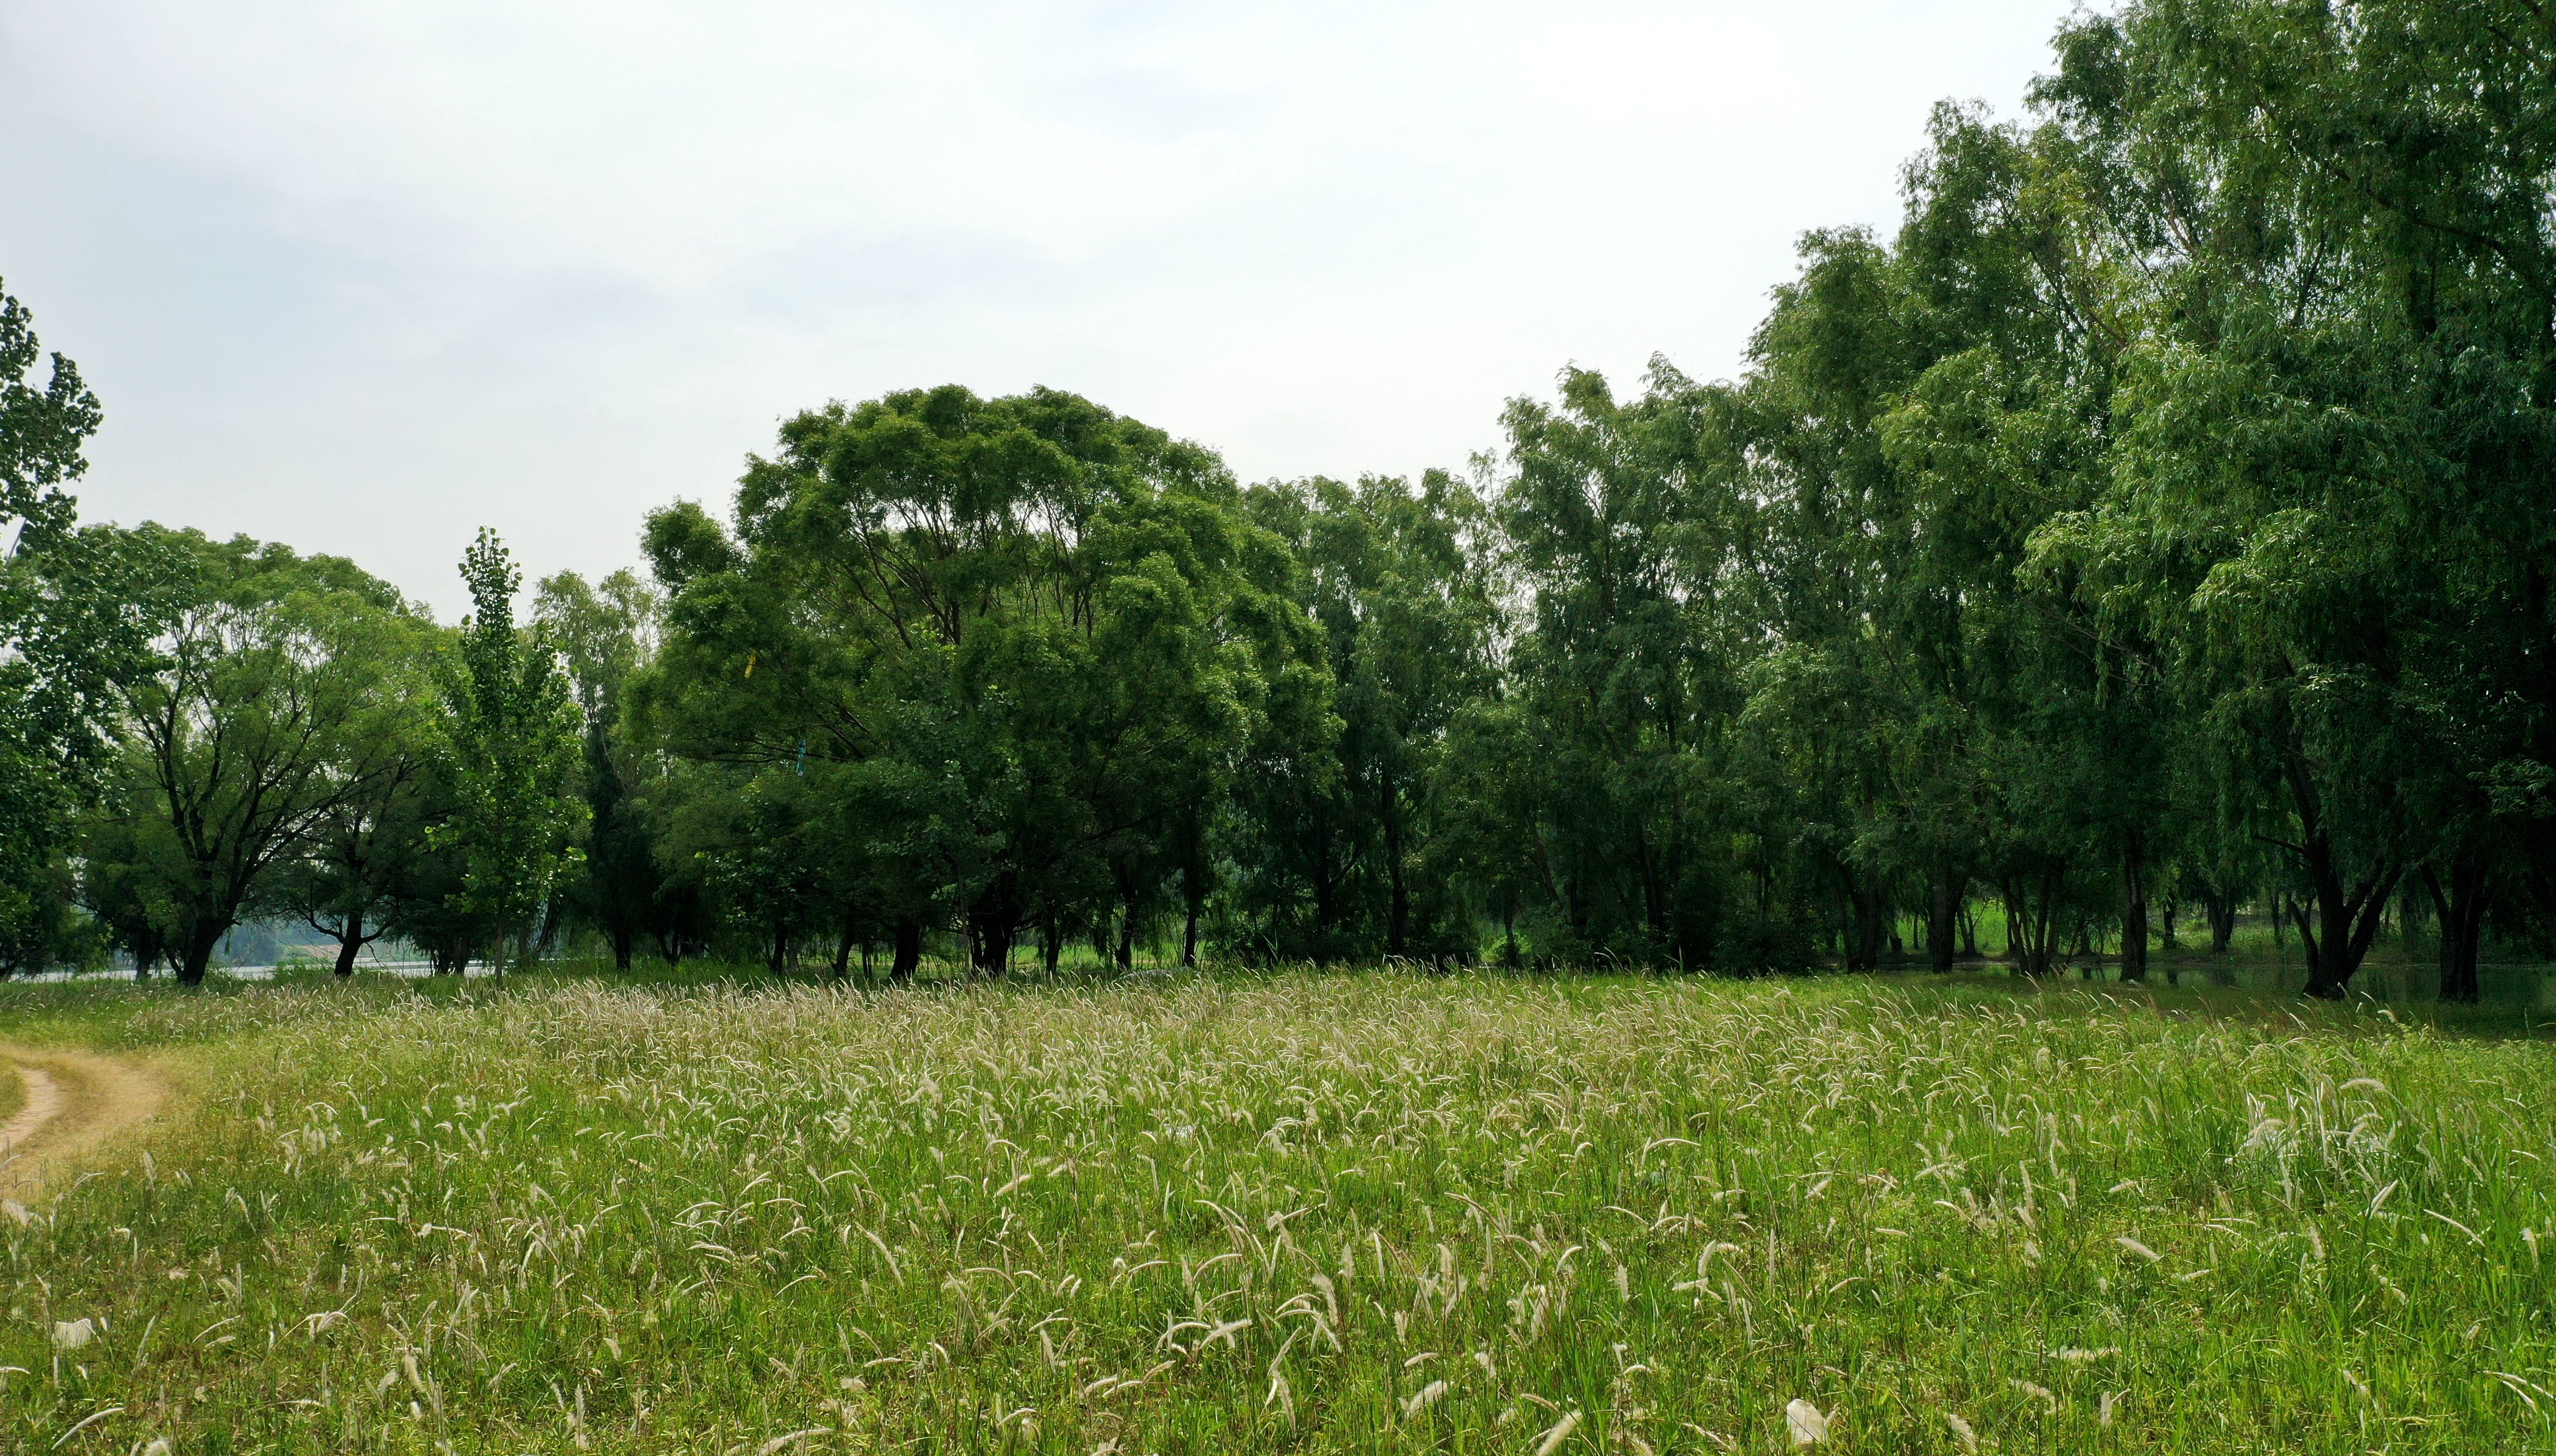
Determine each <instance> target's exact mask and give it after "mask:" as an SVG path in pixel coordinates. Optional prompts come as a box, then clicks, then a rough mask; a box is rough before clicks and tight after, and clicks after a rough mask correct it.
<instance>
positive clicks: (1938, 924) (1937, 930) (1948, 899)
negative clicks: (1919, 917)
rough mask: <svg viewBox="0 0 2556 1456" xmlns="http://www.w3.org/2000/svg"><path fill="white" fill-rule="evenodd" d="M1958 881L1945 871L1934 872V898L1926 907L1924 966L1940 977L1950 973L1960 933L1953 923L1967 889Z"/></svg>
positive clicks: (1944, 869) (1950, 872)
mask: <svg viewBox="0 0 2556 1456" xmlns="http://www.w3.org/2000/svg"><path fill="white" fill-rule="evenodd" d="M1958 878H1959V877H1958V876H1956V875H1955V874H1954V873H1953V871H1952V870H1951V869H1950V868H1949V867H1947V868H1942V869H1938V870H1937V871H1936V872H1935V885H1934V898H1933V899H1932V900H1931V901H1929V902H1928V904H1927V907H1926V966H1927V968H1928V969H1929V970H1932V971H1933V972H1934V973H1935V974H1937V975H1939V976H1949V975H1951V974H1952V973H1953V937H1954V936H1955V935H1956V934H1958V933H1959V930H1958V927H1957V926H1956V924H1955V921H1956V920H1957V919H1959V917H1960V914H1961V909H1962V892H1963V890H1965V889H1967V888H1968V887H1966V886H1963V885H1960V884H1957V883H1955V882H1956V880H1957V879H1958Z"/></svg>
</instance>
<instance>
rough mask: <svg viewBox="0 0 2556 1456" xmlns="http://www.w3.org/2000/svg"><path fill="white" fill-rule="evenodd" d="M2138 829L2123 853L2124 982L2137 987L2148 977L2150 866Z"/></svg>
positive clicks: (2122, 960) (2122, 923)
mask: <svg viewBox="0 0 2556 1456" xmlns="http://www.w3.org/2000/svg"><path fill="white" fill-rule="evenodd" d="M2145 847H2146V846H2144V845H2143V844H2141V843H2140V842H2139V836H2138V832H2137V831H2136V830H2133V831H2131V833H2130V838H2129V843H2128V844H2127V845H2125V846H2124V847H2123V852H2122V855H2121V981H2122V983H2123V984H2125V985H2131V986H2135V985H2138V984H2139V983H2141V982H2143V981H2145V980H2147V978H2148V867H2147V859H2146V856H2145V855H2144V854H2143V853H2142V851H2143V850H2144V849H2145Z"/></svg>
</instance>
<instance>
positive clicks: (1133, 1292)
mask: <svg viewBox="0 0 2556 1456" xmlns="http://www.w3.org/2000/svg"><path fill="white" fill-rule="evenodd" d="M46 996H51V997H53V998H54V1001H53V1003H52V1004H53V1005H54V1006H55V1007H56V1008H57V1009H56V1010H55V1011H53V1012H51V1013H45V1012H41V1011H38V1010H34V1009H33V1008H35V1007H36V1005H37V1002H34V1001H29V1002H20V1003H17V1004H18V1005H22V1006H26V1007H29V1008H30V1010H27V1011H25V1012H22V1013H19V1014H18V1015H17V1016H16V1018H15V1020H14V1022H13V1024H12V1025H11V1026H10V1028H9V1029H8V1030H9V1034H11V1035H14V1036H18V1037H21V1038H28V1037H34V1036H37V1035H41V1034H43V1033H44V1032H45V1030H46V1028H48V1027H49V1026H50V1027H54V1028H57V1029H62V1030H64V1033H65V1034H76V1035H79V1036H81V1037H83V1038H85V1039H87V1040H89V1041H91V1042H92V1043H94V1044H100V1045H105V1046H109V1047H115V1046H122V1047H131V1048H140V1047H153V1046H160V1047H174V1048H179V1049H182V1050H184V1051H185V1053H186V1054H187V1055H188V1056H190V1057H192V1065H193V1066H194V1067H195V1068H196V1070H195V1071H194V1072H193V1073H192V1075H193V1077H194V1079H195V1082H194V1086H193V1087H192V1096H193V1097H194V1099H195V1100H196V1103H197V1105H198V1107H199V1109H200V1110H199V1111H198V1113H197V1114H196V1115H195V1116H193V1117H192V1120H191V1121H188V1122H186V1123H184V1124H183V1125H182V1126H178V1127H174V1128H170V1129H167V1130H165V1131H163V1132H161V1133H160V1134H159V1135H158V1137H157V1141H156V1142H154V1143H153V1144H151V1145H150V1147H151V1153H152V1160H151V1161H150V1163H149V1164H147V1165H144V1164H142V1163H140V1162H138V1161H137V1162H136V1163H135V1165H134V1166H133V1168H132V1169H131V1170H130V1171H128V1172H121V1173H116V1174H113V1175H109V1176H102V1177H95V1178H91V1179H89V1180H87V1181H85V1182H83V1183H81V1184H79V1185H78V1186H76V1187H73V1188H70V1189H68V1190H67V1191H64V1192H63V1193H61V1194H60V1196H59V1197H58V1198H56V1199H55V1200H53V1201H52V1202H51V1203H50V1204H48V1205H46V1206H43V1207H39V1208H36V1209H34V1210H32V1211H31V1212H30V1215H29V1221H28V1222H27V1223H26V1224H25V1225H24V1226H20V1225H18V1224H17V1223H16V1222H14V1221H0V1236H5V1240H4V1242H5V1245H6V1250H7V1260H8V1263H7V1277H8V1279H9V1283H10V1288H9V1291H8V1294H7V1300H8V1306H9V1318H8V1320H7V1321H6V1322H5V1324H0V1366H8V1367H14V1368H15V1371H14V1373H12V1374H9V1375H8V1376H7V1377H6V1379H7V1382H8V1384H7V1388H6V1393H5V1395H0V1449H9V1450H26V1451H31V1452H32V1451H43V1450H48V1449H55V1448H57V1447H59V1449H62V1450H65V1451H96V1452H104V1451H116V1452H133V1451H136V1450H139V1449H142V1448H144V1447H146V1446H147V1445H148V1443H150V1442H151V1441H153V1440H155V1439H162V1438H165V1439H167V1440H168V1441H169V1442H170V1448H171V1450H173V1451H175V1452H180V1453H195V1452H208V1453H209V1452H249V1451H275V1452H287V1451H340V1450H344V1451H417V1452H428V1451H440V1450H447V1449H448V1450H451V1451H454V1452H478V1451H486V1452H504V1453H515V1452H524V1451H571V1450H575V1451H587V1450H591V1451H604V1452H610V1451H702V1452H713V1453H760V1456H778V1453H782V1452H785V1451H791V1450H797V1449H801V1448H805V1449H808V1450H812V1451H823V1450H885V1449H900V1450H962V1451H999V1450H1021V1451H1032V1450H1038V1451H1072V1452H1077V1453H1087V1452H1093V1451H1114V1452H1121V1453H1130V1456H1132V1453H1136V1452H1142V1451H1150V1452H1176V1451H1188V1452H1210V1451H1227V1450H1311V1451H1346V1450H1414V1451H1417V1450H1447V1451H1541V1452H1545V1453H1547V1456H1554V1453H1558V1452H1563V1451H1627V1452H1635V1453H1639V1452H1668V1451H1749V1452H1767V1451H1780V1450H1790V1449H1793V1442H1794V1441H1796V1440H1797V1439H1800V1438H1801V1435H1802V1433H1804V1432H1806V1431H1814V1430H1816V1431H1817V1432H1820V1433H1822V1434H1820V1435H1819V1437H1818V1438H1819V1440H1820V1443H1821V1444H1820V1449H1822V1450H1831V1449H1834V1450H1843V1451H1893V1452H1897V1451H1918V1452H1924V1451H1945V1452H1968V1451H1973V1450H1991V1449H1993V1450H1998V1451H2010V1452H2011V1451H2052V1452H2058V1451H2067V1452H2078V1451H2123V1452H2128V1451H2195V1452H2198V1451H2209V1452H2230V1451H2285V1452H2287V1451H2306V1452H2345V1451H2351V1452H2363V1451H2370V1450H2382V1449H2383V1450H2387V1451H2391V1452H2413V1451H2459V1452H2474V1451H2486V1450H2520V1449H2556V1438H2551V1430H2550V1424H2549V1422H2550V1418H2551V1416H2556V1395H2551V1394H2550V1392H2549V1388H2550V1387H2556V1341H2552V1340H2551V1333H2550V1330H2549V1325H2548V1311H2549V1310H2550V1308H2551V1300H2550V1296H2551V1294H2556V1283H2551V1279H2550V1276H2549V1274H2548V1273H2547V1272H2546V1271H2545V1270H2544V1269H2543V1267H2542V1264H2541V1254H2542V1253H2545V1254H2549V1255H2556V1249H2547V1248H2545V1247H2544V1246H2545V1244H2546V1242H2547V1240H2548V1238H2549V1237H2550V1236H2551V1219H2556V1215H2552V1214H2551V1209H2550V1195H2551V1193H2552V1192H2556V1173H2551V1171H2550V1163H2551V1161H2556V1116H2551V1114H2556V1078H2551V1076H2550V1072H2551V1070H2556V1068H2551V1064H2550V1058H2551V1055H2556V1053H2551V1050H2550V1048H2548V1047H2547V1046H2544V1045H2541V1044H2537V1043H2534V1042H2522V1041H2489V1040H2482V1039H2464V1038H2459V1037H2453V1036H2448V1035H2444V1034H2442V1033H2440V1032H2438V1031H2430V1030H2425V1029H2421V1028H2415V1027H2408V1026H2403V1025H2399V1024H2397V1023H2396V1022H2394V1021H2392V1020H2390V1019H2388V1018H2386V1017H2385V1016H2383V1015H2373V1014H2370V1013H2367V1012H2361V1013H2355V1012H2351V1011H2335V1012H2319V1013H2299V1014H2295V1015H2293V1014H2291V1013H2288V1012H2278V1013H2271V1014H2268V1017H2267V1015H2266V1014H2260V1013H2257V1012H2256V1011H2254V1010H2252V1009H2250V1008H2248V1007H2246V1006H2244V1005H2243V1004H2240V1003H2235V1002H2211V1001H2207V1000H2204V999H2202V998H2201V997H2199V996H2190V997H2185V998H2182V999H2181V1000H2179V1001H2172V1002H2170V1003H2169V1004H2168V1005H2166V1006H2165V1007H2163V1008H2161V1007H2160V1006H2159V1005H2158V1004H2157V1003H2155V1002H2152V1001H2150V1000H2147V999H2144V998H2118V997H2110V996H2103V995H2091V994H2086V993H2084V992H2069V991H2059V992H2052V993H2048V994H2034V995H2024V996H2016V995H2012V994H2009V993H2008V992H2006V991H2004V990H2002V989H1998V988H1994V987H1990V986H1986V985H1983V984H1977V983H1973V984H1965V985H1959V986H1955V987H1952V988H1940V987H1936V988H1918V987H1915V986H1909V985H1901V984H1897V983H1891V982H1879V981H1870V980H1836V981H1820V982H1809V983H1793V984H1752V985H1733V984H1729V983H1717V982H1708V981H1701V980H1661V981H1636V980H1617V981H1586V980H1567V981H1558V982H1557V981H1535V980H1503V979H1497V978H1480V977H1470V976H1468V977H1455V978H1448V979H1427V978H1420V977H1402V976H1394V975H1385V974H1362V975H1340V976H1329V977H1322V976H1310V975H1285V976H1273V977H1266V978H1256V979H1233V978H1220V979H1172V980H1165V981H1159V982H1152V983H1147V984H1118V985H1109V986H1101V987H1083V988H1057V989H982V988H977V989H967V988H939V989H932V990H925V991H914V992H901V993H891V994H877V995H859V994H846V993H842V992H835V991H825V990H809V989H790V988H773V989H760V988H755V989H740V988H737V987H733V986H715V985H713V986H705V987H692V988H685V987H677V986H659V987H650V988H638V989H632V988H618V989H616V988H612V987H608V986H605V985H602V984H596V983H590V982H584V981H568V982H556V981H552V982H546V981H542V980H538V979H533V980H528V981H526V982H525V983H523V984H521V985H519V986H517V987H514V988H512V989H510V990H509V991H507V992H506V993H505V994H504V995H503V996H498V995H495V994H493V993H491V992H489V991H488V990H487V989H486V988H484V987H483V988H469V989H460V988H434V989H432V990H431V991H429V992H426V993H421V992H418V991H414V990H384V989H370V988H340V987H317V988H314V987H297V986H280V987H274V988H246V989H240V990H237V991H233V992H229V993H226V994H223V995H219V996H208V997H195V998H184V999H181V998H175V997H170V996H168V995H166V993H162V994H160V995H151V994H144V993H135V992H130V991H124V990H120V989H119V990H113V991H109V990H101V989H93V988H77V989H68V988H66V989H64V991H62V992H59V993H55V992H51V991H47V992H43V993H38V998H39V999H40V1000H41V998H43V997H46ZM2232 1006H2233V1007H2236V1010H2234V1011H2223V1010H2215V1009H2214V1008H2225V1007H2232ZM80 1319H88V1320H91V1321H92V1324H93V1334H92V1335H91V1337H90V1338H88V1339H87V1340H86V1342H85V1343H77V1344H75V1345H70V1344H68V1341H70V1340H72V1339H75V1338H76V1337H64V1340H62V1341H58V1338H57V1333H56V1332H57V1329H58V1327H59V1326H64V1325H68V1324H70V1323H71V1322H75V1321H77V1320H80ZM66 1345H67V1347H65V1346H66ZM1788 1407H1789V1411H1788ZM83 1422H85V1423H83Z"/></svg>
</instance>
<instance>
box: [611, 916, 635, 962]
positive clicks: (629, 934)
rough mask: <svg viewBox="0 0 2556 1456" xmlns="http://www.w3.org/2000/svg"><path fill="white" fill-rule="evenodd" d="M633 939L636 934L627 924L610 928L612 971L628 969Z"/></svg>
mask: <svg viewBox="0 0 2556 1456" xmlns="http://www.w3.org/2000/svg"><path fill="white" fill-rule="evenodd" d="M635 938H636V932H634V931H633V930H632V929H631V927H630V926H629V925H627V924H619V925H615V926H613V927H612V968H613V969H614V970H616V971H626V970H628V969H630V951H631V945H632V942H633V940H634V939H635Z"/></svg>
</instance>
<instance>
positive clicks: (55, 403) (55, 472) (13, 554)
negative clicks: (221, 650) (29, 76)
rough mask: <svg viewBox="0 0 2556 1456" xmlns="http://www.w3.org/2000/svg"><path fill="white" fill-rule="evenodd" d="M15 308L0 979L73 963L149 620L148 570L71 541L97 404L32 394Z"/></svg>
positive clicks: (113, 543) (32, 336)
mask: <svg viewBox="0 0 2556 1456" xmlns="http://www.w3.org/2000/svg"><path fill="white" fill-rule="evenodd" d="M40 352H41V350H40V346H39V344H38V342H37V339H36V333H35V327H34V323H33V320H32V319H31V318H30V316H29V315H28V312H27V309H26V307H25V306H24V305H23V304H21V303H19V302H18V301H17V300H16V299H14V298H12V297H10V296H9V295H8V294H7V293H6V292H5V291H0V546H5V548H6V549H5V554H0V976H6V975H9V974H11V973H13V972H18V971H31V970H43V969H46V968H47V967H49V966H52V965H54V964H56V963H59V962H64V961H71V960H77V959H80V958H82V957H83V955H84V954H85V953H86V952H87V949H88V945H87V941H86V937H85V935H84V933H83V929H82V926H81V925H80V923H79V921H78V919H77V917H76V916H75V914H74V912H73V910H72V903H73V902H72V896H71V886H72V884H73V868H72V865H71V862H70V857H69V856H70V851H71V844H72V833H73V823H74V820H75V818H76V817H77V815H78V814H79V812H80V811H81V809H82V808H83V807H84V806H85V805H86V804H88V803H89V802H90V801H91V800H92V799H93V797H94V794H95V792H96V788H97V777H98V771H99V769H100V767H101V766H102V765H103V764H104V763H105V762H106V761H107V760H108V758H109V757H110V754H111V747H110V744H111V729H112V724H113V708H112V699H113V693H114V681H115V679H116V677H117V676H118V675H119V674H121V673H124V672H127V671H130V670H132V668H133V667H134V666H135V664H136V662H137V661H138V659H139V658H140V656H141V652H142V646H143V642H144V640H145V639H146V638H147V637H148V636H149V633H150V630H151V625H152V623H153V622H154V621H155V620H156V615H157V613H158V611H159V609H160V599H159V593H158V592H157V591H156V590H155V585H156V579H157V576H158V574H159V573H158V567H159V565H160V563H159V562H158V561H157V560H156V559H155V558H154V557H153V556H152V553H151V552H150V551H148V550H146V549H140V548H137V546H136V544H135V543H134V542H132V541H131V540H130V539H129V538H126V537H124V536H122V535H121V534H119V533H115V532H112V531H100V530H97V529H95V528H91V529H88V530H81V529H79V528H78V527H77V526H76V525H75V514H76V511H75V505H74V502H73V501H72V499H71V497H70V495H69V494H68V493H67V492H66V490H65V487H66V486H67V485H69V483H70V482H72V481H73V480H76V479H77V478H78V477H79V475H80V473H81V472H82V471H83V470H84V469H85V468H86V461H85V460H83V459H82V457H81V455H80V447H81V444H82V443H83V442H84V441H85V440H86V439H87V438H88V436H89V435H90V434H91V433H93V432H95V430H96V429H97V426H98V421H99V418H100V416H99V412H98V405H97V399H96V397H95V396H94V395H92V394H90V393H89V391H88V390H87V388H86V387H85V386H83V385H82V384H81V383H80V377H79V370H78V369H77V367H76V366H74V365H73V364H72V363H71V362H70V361H69V360H68V359H65V358H64V357H63V356H62V355H60V354H55V355H54V356H53V359H52V367H51V373H50V376H49V378H48V379H47V382H46V383H45V385H44V387H42V388H41V389H40V388H38V387H37V386H36V385H35V384H34V383H33V382H32V381H30V379H29V378H28V371H29V370H30V369H32V368H33V367H34V366H35V363H36V360H37V357H38V355H39V353H40Z"/></svg>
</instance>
